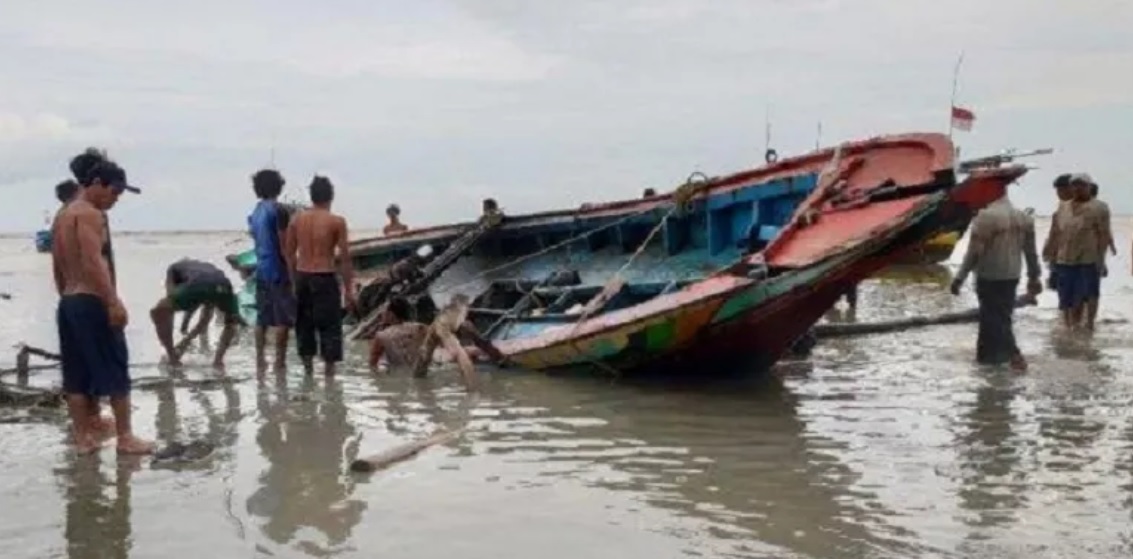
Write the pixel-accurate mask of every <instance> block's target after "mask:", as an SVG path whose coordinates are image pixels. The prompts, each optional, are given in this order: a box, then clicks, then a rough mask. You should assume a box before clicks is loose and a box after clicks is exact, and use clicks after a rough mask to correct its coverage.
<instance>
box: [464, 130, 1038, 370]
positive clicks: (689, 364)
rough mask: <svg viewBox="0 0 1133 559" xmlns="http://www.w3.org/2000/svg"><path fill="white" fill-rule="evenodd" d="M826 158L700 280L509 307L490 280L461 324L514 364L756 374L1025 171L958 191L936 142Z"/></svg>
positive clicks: (576, 292)
mask: <svg viewBox="0 0 1133 559" xmlns="http://www.w3.org/2000/svg"><path fill="white" fill-rule="evenodd" d="M826 159H827V160H828V161H826V162H817V161H816V162H815V165H819V166H825V165H826V164H827V163H830V162H832V163H833V164H832V165H830V166H829V168H828V171H827V173H824V175H823V177H822V179H821V180H820V181H819V184H818V187H817V188H816V189H815V190H814V192H812V193H811V195H810V196H809V197H808V198H807V200H805V201H804V202H803V203H802V204H801V206H800V207H799V209H798V210H797V211H796V212H795V213H794V214H793V216H792V218H791V219H790V221H789V222H788V223H787V224H785V226H784V227H783V228H782V230H781V231H780V232H779V233H778V234H777V235H776V236H775V237H774V238H773V239H772V241H771V242H770V243H769V244H768V245H767V246H765V247H764V248H762V250H760V251H758V252H756V253H754V254H752V255H751V256H746V257H744V258H742V259H740V260H739V261H738V262H737V263H736V264H734V265H731V266H728V267H727V268H725V269H723V270H721V271H720V272H718V273H715V274H712V275H710V276H709V277H707V278H705V279H702V280H685V281H668V282H664V281H660V282H648V283H631V282H626V281H624V280H623V279H622V278H620V277H618V276H615V277H614V278H613V279H612V280H611V281H609V282H607V283H606V284H604V285H577V286H562V287H547V288H538V287H537V288H535V289H532V290H530V291H528V292H526V293H513V294H512V295H513V297H514V296H515V295H518V298H516V299H515V301H514V302H515V304H514V305H513V306H511V307H508V306H507V304H506V303H507V302H506V299H507V297H506V296H503V294H504V293H507V289H508V288H507V282H498V283H496V284H495V285H493V286H492V288H491V289H490V290H489V291H488V292H487V293H485V294H483V295H482V296H480V297H478V298H477V301H476V302H474V305H476V306H479V305H483V304H484V303H485V302H492V303H495V305H496V308H487V309H485V308H474V309H472V311H471V313H470V314H471V315H472V316H473V317H474V319H475V321H476V322H477V323H478V325H480V328H481V329H482V331H486V332H487V333H488V334H489V336H490V337H491V338H492V339H493V340H494V341H495V342H496V344H497V345H498V347H499V348H500V349H501V350H502V351H503V352H504V353H505V354H506V355H508V356H509V358H510V359H512V360H513V361H515V362H517V363H519V364H520V365H522V366H524V367H526V368H531V369H557V368H565V367H575V366H582V365H588V364H589V365H600V366H601V367H604V368H609V369H613V370H617V371H622V372H624V371H633V370H637V369H641V368H648V369H649V370H656V369H658V368H678V369H683V370H699V371H710V370H712V368H716V367H735V366H747V367H757V368H762V367H766V366H769V365H771V364H773V363H774V362H775V361H777V360H778V359H779V358H780V357H781V356H782V355H783V354H784V353H785V352H786V351H787V350H788V348H790V347H791V345H792V344H793V343H795V342H796V341H797V340H798V339H799V338H800V337H801V336H803V335H804V334H805V333H806V332H807V330H808V329H809V328H811V327H812V326H813V325H814V324H815V323H816V322H817V321H818V319H819V318H820V317H821V316H822V315H823V313H825V312H826V311H827V310H829V309H830V308H831V307H832V306H833V305H834V303H835V302H836V301H837V300H838V299H839V297H840V296H841V295H842V294H843V293H844V292H845V290H846V289H847V288H848V287H849V286H851V285H854V284H855V283H857V282H859V281H861V280H862V279H865V278H867V277H869V275H871V274H873V273H874V272H876V271H878V270H880V269H881V268H883V267H885V266H887V265H889V264H891V263H893V262H894V261H896V260H897V259H899V258H901V257H902V256H904V255H905V253H907V252H908V251H909V250H911V249H913V248H915V247H916V246H917V245H918V244H919V243H922V242H924V240H926V239H927V238H928V237H930V236H931V235H933V234H934V233H935V232H936V231H937V230H938V229H939V228H940V226H941V223H947V222H949V221H951V220H954V219H956V218H957V216H963V215H970V214H971V213H972V212H973V211H975V210H978V209H979V208H981V207H983V206H985V205H986V204H987V203H990V201H992V200H994V199H995V198H997V197H998V196H1000V195H1002V193H1003V192H1004V189H1005V188H1006V187H1007V185H1008V184H1010V183H1011V182H1013V181H1014V180H1016V179H1017V178H1018V177H1019V176H1021V175H1022V174H1023V173H1025V172H1026V170H1025V168H1023V167H1011V168H1003V169H996V170H988V171H981V172H980V173H978V174H973V176H972V177H969V180H967V181H965V182H964V183H963V184H961V185H957V184H956V181H955V173H954V170H953V161H952V144H951V142H950V141H949V140H948V139H947V137H945V136H943V135H938V134H925V135H911V136H902V137H896V138H881V139H877V140H872V141H868V142H863V143H860V144H852V145H849V146H845V147H844V148H843V150H842V152H841V154H840V155H837V156H836V155H834V153H832V152H828V156H827V158H826ZM799 170H800V169H795V171H796V172H797V171H799ZM818 170H819V168H810V169H807V171H815V172H817V171H818ZM532 301H543V302H547V304H545V306H544V305H538V306H536V305H532V304H531V302H532ZM501 302H504V304H503V305H500V304H499V303H501ZM534 307H537V308H534ZM572 307H573V308H572Z"/></svg>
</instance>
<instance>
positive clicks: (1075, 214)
mask: <svg viewBox="0 0 1133 559" xmlns="http://www.w3.org/2000/svg"><path fill="white" fill-rule="evenodd" d="M1093 184H1094V181H1093V179H1091V178H1090V176H1089V175H1086V174H1075V175H1072V176H1071V177H1070V180H1069V185H1070V192H1071V194H1072V195H1073V198H1072V199H1070V200H1069V201H1067V202H1063V203H1062V204H1060V205H1059V207H1058V210H1057V211H1056V212H1055V214H1054V219H1053V222H1052V224H1051V231H1050V236H1049V238H1048V242H1047V247H1046V248H1047V251H1045V252H1046V254H1044V256H1045V257H1047V258H1048V259H1049V260H1050V261H1051V262H1052V263H1053V266H1054V267H1055V269H1056V272H1055V276H1056V277H1057V283H1058V285H1057V289H1058V307H1059V309H1060V310H1061V311H1062V319H1063V323H1064V324H1065V325H1066V327H1067V328H1071V329H1076V328H1079V327H1082V326H1084V327H1085V328H1087V329H1093V317H1095V316H1096V314H1097V301H1098V296H1099V295H1100V288H1101V276H1102V273H1103V272H1104V271H1105V251H1106V249H1107V248H1109V246H1110V243H1111V238H1112V235H1111V234H1110V227H1109V208H1108V207H1107V206H1106V205H1105V203H1104V202H1100V201H1098V200H1096V199H1093V198H1091V196H1090V191H1091V186H1092V185H1093Z"/></svg>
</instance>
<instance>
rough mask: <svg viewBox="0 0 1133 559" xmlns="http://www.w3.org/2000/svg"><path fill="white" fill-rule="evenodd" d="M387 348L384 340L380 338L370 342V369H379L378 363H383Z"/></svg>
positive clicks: (376, 337)
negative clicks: (383, 343)
mask: <svg viewBox="0 0 1133 559" xmlns="http://www.w3.org/2000/svg"><path fill="white" fill-rule="evenodd" d="M385 351H386V348H385V346H383V345H382V340H381V338H379V337H378V336H376V335H375V336H374V337H373V338H372V339H371V340H370V368H371V369H376V368H378V361H381V359H382V354H383V353H385Z"/></svg>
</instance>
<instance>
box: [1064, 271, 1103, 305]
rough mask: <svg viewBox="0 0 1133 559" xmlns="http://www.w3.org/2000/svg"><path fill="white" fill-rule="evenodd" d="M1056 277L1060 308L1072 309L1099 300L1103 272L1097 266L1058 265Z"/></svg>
mask: <svg viewBox="0 0 1133 559" xmlns="http://www.w3.org/2000/svg"><path fill="white" fill-rule="evenodd" d="M1054 275H1055V278H1056V281H1057V284H1058V308H1060V309H1062V310H1066V309H1071V308H1074V307H1077V306H1079V305H1081V304H1083V303H1085V302H1086V301H1088V300H1091V299H1097V298H1098V295H1099V291H1100V288H1101V271H1100V270H1098V267H1097V265H1096V264H1056V265H1055V271H1054Z"/></svg>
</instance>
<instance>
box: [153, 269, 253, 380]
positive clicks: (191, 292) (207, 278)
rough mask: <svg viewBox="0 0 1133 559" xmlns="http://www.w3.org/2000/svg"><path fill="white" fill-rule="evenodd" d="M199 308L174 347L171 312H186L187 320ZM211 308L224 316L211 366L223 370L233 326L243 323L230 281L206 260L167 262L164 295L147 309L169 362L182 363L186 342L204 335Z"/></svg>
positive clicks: (172, 313)
mask: <svg viewBox="0 0 1133 559" xmlns="http://www.w3.org/2000/svg"><path fill="white" fill-rule="evenodd" d="M198 307H203V308H202V309H201V316H200V318H199V319H198V321H197V326H196V327H195V328H193V329H192V330H191V331H189V332H186V333H185V338H184V339H182V340H181V342H180V343H178V344H177V345H176V346H174V345H173V315H174V313H176V312H178V311H181V312H184V313H186V320H187V318H188V315H189V313H191V312H192V311H194V310H195V309H197V308H198ZM213 309H218V310H219V311H220V313H221V315H223V317H224V330H223V331H221V333H220V341H219V342H218V344H217V347H216V356H215V357H214V358H213V361H212V365H213V367H216V368H217V369H223V368H224V354H225V352H227V351H228V348H229V346H231V345H232V339H233V338H235V337H236V326H237V325H240V324H242V323H243V320H241V318H240V305H239V304H238V303H237V302H236V295H235V294H234V293H233V292H232V282H231V281H229V280H228V276H226V275H224V272H223V271H221V270H220V268H217V267H216V266H213V265H212V264H209V263H208V262H201V261H200V260H191V259H188V258H182V259H181V260H178V261H177V262H174V263H173V264H172V265H170V266H169V269H168V270H166V272H165V297H162V298H161V299H160V300H159V301H158V302H157V304H156V305H154V307H153V309H151V310H150V318H151V319H152V320H153V325H154V328H155V329H156V330H157V339H158V340H159V341H160V342H161V346H162V347H163V348H165V356H166V358H167V359H168V360H169V364H170V365H180V364H181V356H182V355H183V354H184V353H185V350H187V349H189V344H190V343H192V341H193V340H194V339H196V337H197V336H200V335H202V334H204V332H205V330H206V329H207V328H208V323H209V321H210V320H211V319H212V315H213Z"/></svg>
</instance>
